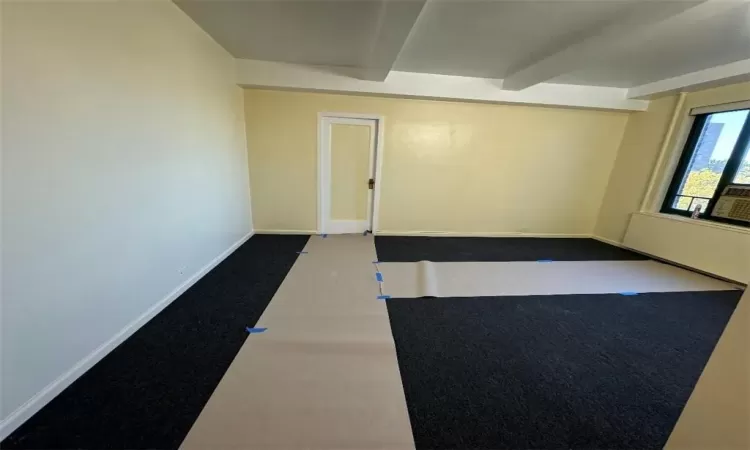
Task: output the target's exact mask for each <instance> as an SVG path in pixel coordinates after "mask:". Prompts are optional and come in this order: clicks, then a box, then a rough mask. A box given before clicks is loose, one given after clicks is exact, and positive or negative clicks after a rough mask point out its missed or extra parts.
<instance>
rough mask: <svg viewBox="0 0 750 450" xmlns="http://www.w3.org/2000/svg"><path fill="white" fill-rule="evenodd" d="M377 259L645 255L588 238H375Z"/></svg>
mask: <svg viewBox="0 0 750 450" xmlns="http://www.w3.org/2000/svg"><path fill="white" fill-rule="evenodd" d="M375 248H376V250H377V253H378V260H379V261H384V262H415V261H423V260H424V261H435V262H446V261H537V260H543V259H549V260H555V261H606V260H608V261H614V260H645V259H649V258H647V257H646V256H643V255H640V254H638V253H635V252H631V251H628V250H625V249H622V248H619V247H615V246H613V245H609V244H605V243H603V242H600V241H597V240H595V239H587V238H580V239H579V238H520V237H514V238H492V237H488V238H486V237H459V238H454V237H421V236H417V237H412V236H375Z"/></svg>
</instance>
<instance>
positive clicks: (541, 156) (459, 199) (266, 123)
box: [245, 89, 627, 235]
mask: <svg viewBox="0 0 750 450" xmlns="http://www.w3.org/2000/svg"><path fill="white" fill-rule="evenodd" d="M319 112H347V113H362V114H380V115H383V116H384V117H385V142H384V154H383V173H382V183H381V199H380V230H379V231H385V232H393V233H410V232H417V231H425V232H455V233H462V234H470V233H480V234H485V233H486V234H505V233H529V234H584V235H585V234H590V233H592V232H593V229H594V224H595V222H596V218H597V215H598V211H599V207H600V204H601V201H602V197H603V196H604V190H605V187H606V184H607V180H608V178H609V174H610V170H611V168H612V165H613V162H614V159H615V154H616V151H617V148H618V146H619V143H620V139H621V137H622V133H623V131H624V128H625V123H626V120H627V115H626V114H623V113H615V112H603V111H591V110H574V109H562V108H541V107H526V106H505V105H486V104H472V103H453V102H442V101H429V100H413V99H393V98H376V97H364V96H346V95H333V94H320V93H303V92H286V91H269V90H256V89H247V90H246V91H245V115H246V119H247V138H248V154H249V167H250V179H251V184H252V191H253V217H254V221H255V227H256V229H258V230H277V231H278V230H285V231H295V230H298V231H306V232H314V231H315V230H316V207H317V199H316V195H317V165H316V164H317V162H316V158H317V114H318V113H319Z"/></svg>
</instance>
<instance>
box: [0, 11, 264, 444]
mask: <svg viewBox="0 0 750 450" xmlns="http://www.w3.org/2000/svg"><path fill="white" fill-rule="evenodd" d="M1 3H2V6H1V8H2V34H3V39H2V58H3V60H2V89H1V90H2V93H3V97H2V113H3V116H2V119H3V123H2V281H3V284H2V374H1V375H2V395H1V397H2V401H1V402H0V403H1V406H2V417H3V420H4V422H2V427H3V428H2V432H3V433H7V432H8V431H10V430H9V428H10V427H12V426H15V425H18V424H19V422H20V421H21V420H22V419H23V417H25V416H28V414H29V413H30V412H33V410H35V408H38V407H40V406H42V405H43V402H44V401H46V400H49V398H50V396H51V395H54V394H53V393H54V392H55V389H59V388H61V387H65V384H66V383H69V382H70V381H72V379H74V378H75V374H76V373H80V371H82V370H85V367H87V366H86V364H91V363H93V362H95V360H96V357H98V356H102V355H103V353H104V352H100V353H96V351H97V349H100V346H102V345H105V347H104V349H105V352H106V350H107V349H108V348H107V347H106V345H108V344H107V343H110V345H111V343H112V341H111V339H113V338H116V336H117V333H119V332H121V331H124V330H125V331H127V330H129V329H128V328H127V327H128V326H130V325H132V324H134V323H136V322H134V321H135V320H136V319H138V318H139V317H142V315H143V314H145V313H147V312H148V311H149V310H150V308H152V307H155V306H157V304H159V302H160V301H161V300H163V299H165V298H167V299H168V295H169V294H170V292H172V291H173V290H175V289H176V288H178V287H179V286H181V285H182V284H183V283H185V282H187V281H189V280H190V278H191V276H192V275H193V274H196V273H197V272H199V270H200V269H201V268H203V267H204V266H206V265H207V264H209V263H210V262H211V261H212V260H214V258H216V257H217V256H219V255H220V254H222V253H223V252H224V251H225V250H227V249H229V248H230V246H232V245H233V244H234V243H236V242H238V241H239V240H241V239H242V238H243V237H245V236H246V235H247V234H248V233H249V232H250V231H251V219H250V197H249V182H248V175H247V169H246V167H247V153H246V149H245V134H244V116H243V99H242V91H241V89H240V88H238V87H237V86H236V84H235V80H234V71H233V69H234V65H233V60H232V58H231V57H230V56H229V55H228V54H227V53H226V52H225V51H224V50H223V49H222V48H220V47H219V46H218V45H217V44H216V43H215V42H213V41H212V40H211V39H210V38H209V37H208V36H207V35H206V34H205V33H204V32H203V31H202V30H201V29H200V28H199V27H198V26H197V25H195V23H193V22H192V21H191V20H190V19H189V18H188V17H187V16H186V15H185V14H184V13H183V12H182V11H180V10H179V9H178V8H177V7H176V6H175V5H174V4H173V3H172V2H169V1H165V0H150V1H147V2H130V1H125V2H1ZM131 331H132V330H131ZM109 348H111V347H109ZM86 358H94V359H93V360H92V359H86ZM78 363H81V364H83V366H82V367H84V369H80V367H79V369H76V370H78V372H75V370H74V371H73V372H68V371H70V370H71V369H74V368H75V367H77V366H76V365H77V364H78ZM71 374H72V375H71ZM66 377H67V378H66ZM56 382H59V383H57V384H54V383H56ZM54 386H56V387H55V388H53V387H54ZM46 388H50V389H51V390H49V391H43V390H45V389H46ZM40 392H41V397H38V398H35V399H33V397H34V395H36V394H38V393H40ZM51 393H52V394H51ZM32 399H33V401H32V403H30V404H26V405H25V406H23V408H22V405H24V402H27V401H29V400H32ZM14 412H15V413H16V414H14ZM9 417H10V419H9V420H6V419H8V418H9Z"/></svg>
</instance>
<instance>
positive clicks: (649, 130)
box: [594, 95, 677, 242]
mask: <svg viewBox="0 0 750 450" xmlns="http://www.w3.org/2000/svg"><path fill="white" fill-rule="evenodd" d="M676 104H677V96H676V95H674V96H669V97H663V98H660V99H658V100H653V101H652V102H651V103H650V104H649V106H648V110H647V111H645V112H636V113H632V114H630V117H629V118H628V124H627V127H625V135H624V136H623V138H622V143H621V144H620V149H619V151H618V153H617V159H616V160H615V165H614V168H613V169H612V175H611V176H610V177H609V184H608V185H607V190H606V194H605V195H604V201H603V202H602V207H601V209H600V210H599V218H598V220H597V223H596V228H595V230H594V234H596V235H597V236H600V237H603V238H605V239H609V240H612V241H616V242H622V238H623V236H625V230H626V228H627V226H628V220H629V219H630V214H631V213H633V212H634V211H638V210H639V209H640V207H641V202H642V201H643V197H644V195H646V189H647V187H648V183H649V181H650V180H651V175H652V174H653V172H654V166H655V165H656V161H657V158H658V156H659V150H660V149H661V146H662V143H663V141H664V137H665V134H666V133H667V128H668V127H669V123H670V121H671V118H672V113H673V112H674V108H675V106H676Z"/></svg>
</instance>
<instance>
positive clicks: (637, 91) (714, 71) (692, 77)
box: [628, 59, 750, 99]
mask: <svg viewBox="0 0 750 450" xmlns="http://www.w3.org/2000/svg"><path fill="white" fill-rule="evenodd" d="M748 80H750V59H743V60H740V61H735V62H731V63H729V64H722V65H720V66H715V67H710V68H708V69H703V70H698V71H695V72H690V73H685V74H682V75H678V76H676V77H672V78H665V79H663V80H659V81H654V82H652V83H646V84H642V85H640V86H635V87H632V88H630V89H628V98H636V99H647V98H656V97H661V96H664V95H670V94H674V93H676V92H692V91H697V90H700V89H707V88H710V87H715V86H722V85H725V84H732V83H740V82H742V81H748Z"/></svg>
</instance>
